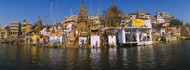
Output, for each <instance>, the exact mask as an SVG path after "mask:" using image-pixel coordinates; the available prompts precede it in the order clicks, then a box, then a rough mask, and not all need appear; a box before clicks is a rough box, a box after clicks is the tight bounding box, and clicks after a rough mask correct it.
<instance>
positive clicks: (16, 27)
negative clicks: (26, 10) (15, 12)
mask: <svg viewBox="0 0 190 70" xmlns="http://www.w3.org/2000/svg"><path fill="white" fill-rule="evenodd" d="M21 34H22V32H21V24H20V22H11V23H10V36H11V37H17V36H20V35H21Z"/></svg>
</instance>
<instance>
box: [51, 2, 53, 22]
mask: <svg viewBox="0 0 190 70" xmlns="http://www.w3.org/2000/svg"><path fill="white" fill-rule="evenodd" d="M52 2H53V0H51V24H52V10H53V5H52Z"/></svg>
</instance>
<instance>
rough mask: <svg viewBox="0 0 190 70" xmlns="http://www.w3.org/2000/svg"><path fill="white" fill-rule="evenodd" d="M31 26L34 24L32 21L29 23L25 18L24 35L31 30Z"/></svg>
mask: <svg viewBox="0 0 190 70" xmlns="http://www.w3.org/2000/svg"><path fill="white" fill-rule="evenodd" d="M31 27H32V24H31V23H27V22H26V19H24V21H23V25H22V35H26V34H27V33H28V32H30V31H31Z"/></svg>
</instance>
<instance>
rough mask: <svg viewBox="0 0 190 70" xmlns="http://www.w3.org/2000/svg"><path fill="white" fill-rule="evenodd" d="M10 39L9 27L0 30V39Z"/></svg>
mask: <svg viewBox="0 0 190 70" xmlns="http://www.w3.org/2000/svg"><path fill="white" fill-rule="evenodd" d="M8 37H9V27H8V26H2V27H1V30H0V38H1V39H6V38H8Z"/></svg>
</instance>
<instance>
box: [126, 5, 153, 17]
mask: <svg viewBox="0 0 190 70" xmlns="http://www.w3.org/2000/svg"><path fill="white" fill-rule="evenodd" d="M129 17H130V18H131V19H144V20H151V14H150V13H145V12H141V11H140V9H139V7H138V10H137V13H129Z"/></svg>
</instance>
